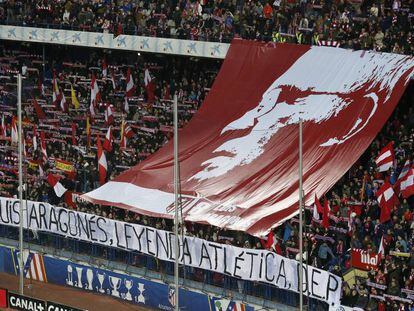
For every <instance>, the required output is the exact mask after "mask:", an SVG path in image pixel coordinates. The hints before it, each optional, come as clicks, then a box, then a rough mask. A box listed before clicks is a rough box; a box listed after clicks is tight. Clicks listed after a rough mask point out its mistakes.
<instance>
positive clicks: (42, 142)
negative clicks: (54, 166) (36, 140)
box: [40, 131, 47, 163]
mask: <svg viewBox="0 0 414 311" xmlns="http://www.w3.org/2000/svg"><path fill="white" fill-rule="evenodd" d="M40 149H41V151H42V161H43V163H45V162H47V151H46V139H45V133H44V132H43V131H41V132H40Z"/></svg>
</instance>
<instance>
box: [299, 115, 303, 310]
mask: <svg viewBox="0 0 414 311" xmlns="http://www.w3.org/2000/svg"><path fill="white" fill-rule="evenodd" d="M302 130H303V129H302V119H299V254H300V259H299V262H300V265H299V266H300V271H299V310H300V311H302V310H303V219H302V214H303V183H302V169H303V168H302V165H303V163H302Z"/></svg>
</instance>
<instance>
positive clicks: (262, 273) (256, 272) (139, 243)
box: [0, 198, 342, 304]
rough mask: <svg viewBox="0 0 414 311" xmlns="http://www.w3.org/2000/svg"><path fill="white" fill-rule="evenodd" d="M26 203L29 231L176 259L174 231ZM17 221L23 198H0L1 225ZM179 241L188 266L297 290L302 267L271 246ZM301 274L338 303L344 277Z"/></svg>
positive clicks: (308, 270) (312, 291) (318, 293)
mask: <svg viewBox="0 0 414 311" xmlns="http://www.w3.org/2000/svg"><path fill="white" fill-rule="evenodd" d="M23 204H24V212H23V226H24V228H25V229H31V230H39V231H45V232H51V233H54V234H58V235H61V236H65V237H69V238H73V239H78V240H82V241H88V242H91V243H96V244H101V245H105V246H111V247H117V248H121V249H124V250H128V251H137V252H140V253H143V254H146V255H150V256H154V257H157V258H159V259H161V260H167V261H174V259H175V235H174V234H173V233H172V232H168V231H164V230H157V229H155V228H151V227H147V226H142V225H138V224H131V223H126V222H121V221H116V220H113V219H108V218H104V217H100V216H96V215H92V214H87V213H82V212H77V211H74V210H68V209H65V208H61V207H56V206H53V205H50V204H48V203H41V202H32V201H24V203H23ZM26 206H27V208H26ZM19 223H20V213H19V200H17V199H10V198H0V224H3V225H9V226H19ZM179 245H180V247H179V249H178V256H179V260H180V262H181V263H182V264H185V265H187V266H192V267H195V268H200V269H206V270H210V271H215V272H218V273H222V274H225V275H228V276H231V277H234V278H238V279H243V280H250V281H258V282H263V283H268V284H273V285H275V286H277V287H279V288H282V289H286V290H292V291H295V292H298V291H299V282H298V279H299V271H300V265H299V263H298V262H297V261H296V260H292V259H289V258H285V257H283V256H280V255H277V254H276V253H273V252H270V251H267V250H256V249H245V248H240V247H235V246H231V245H226V244H219V243H214V242H209V241H206V240H203V239H199V238H195V237H189V236H184V237H180V239H179ZM303 275H304V282H303V291H304V293H305V294H307V295H309V296H310V297H313V298H316V299H319V300H324V301H326V302H328V303H330V304H339V301H340V294H341V283H342V282H341V278H340V277H338V276H336V275H334V274H332V273H329V272H327V271H324V270H321V269H317V268H314V267H312V266H304V273H303Z"/></svg>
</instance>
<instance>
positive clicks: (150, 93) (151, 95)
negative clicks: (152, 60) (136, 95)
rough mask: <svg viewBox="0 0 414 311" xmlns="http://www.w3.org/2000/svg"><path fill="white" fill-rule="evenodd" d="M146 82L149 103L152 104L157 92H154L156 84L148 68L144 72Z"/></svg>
mask: <svg viewBox="0 0 414 311" xmlns="http://www.w3.org/2000/svg"><path fill="white" fill-rule="evenodd" d="M144 84H145V90H146V92H147V100H148V103H149V104H152V103H153V102H154V100H155V94H154V91H155V84H154V81H152V77H151V74H150V72H149V70H148V68H147V69H145V72H144Z"/></svg>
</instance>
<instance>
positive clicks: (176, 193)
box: [174, 95, 180, 311]
mask: <svg viewBox="0 0 414 311" xmlns="http://www.w3.org/2000/svg"><path fill="white" fill-rule="evenodd" d="M178 191H179V189H178V103H177V95H174V197H175V201H174V207H175V209H174V211H175V212H174V234H175V267H174V268H175V269H174V284H175V289H174V291H175V310H176V311H178V310H180V308H179V298H178V293H179V288H178V285H179V284H178V277H179V266H178V264H179V258H178V254H179V240H178V239H179V236H178V233H179V230H178V225H179V214H178Z"/></svg>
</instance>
